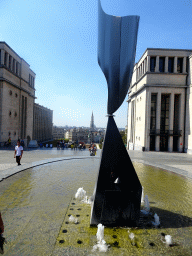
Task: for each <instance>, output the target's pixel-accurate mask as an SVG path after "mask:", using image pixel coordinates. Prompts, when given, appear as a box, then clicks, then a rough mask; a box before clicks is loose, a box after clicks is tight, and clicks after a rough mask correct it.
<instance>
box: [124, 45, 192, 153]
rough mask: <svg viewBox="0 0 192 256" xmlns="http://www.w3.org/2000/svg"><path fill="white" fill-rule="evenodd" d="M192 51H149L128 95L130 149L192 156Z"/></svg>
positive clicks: (133, 79)
mask: <svg viewBox="0 0 192 256" xmlns="http://www.w3.org/2000/svg"><path fill="white" fill-rule="evenodd" d="M191 79H192V50H176V49H155V48H148V49H146V51H145V52H144V53H143V55H142V56H141V58H140V60H139V61H138V63H136V64H135V66H134V70H133V76H132V82H131V86H130V90H129V93H128V132H127V147H128V149H134V150H146V151H149V150H150V151H152V150H154V151H170V152H172V151H176V152H183V151H184V152H188V153H192V135H191V129H192V97H191V93H192V91H191V86H192V82H191Z"/></svg>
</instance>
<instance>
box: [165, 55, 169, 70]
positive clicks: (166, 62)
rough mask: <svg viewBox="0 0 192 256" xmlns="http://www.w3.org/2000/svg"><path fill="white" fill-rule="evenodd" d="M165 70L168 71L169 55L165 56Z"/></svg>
mask: <svg viewBox="0 0 192 256" xmlns="http://www.w3.org/2000/svg"><path fill="white" fill-rule="evenodd" d="M165 72H166V73H167V72H168V56H166V57H165Z"/></svg>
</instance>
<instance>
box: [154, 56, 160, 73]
mask: <svg viewBox="0 0 192 256" xmlns="http://www.w3.org/2000/svg"><path fill="white" fill-rule="evenodd" d="M155 72H159V56H156V65H155Z"/></svg>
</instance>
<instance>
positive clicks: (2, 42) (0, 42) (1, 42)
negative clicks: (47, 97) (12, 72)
mask: <svg viewBox="0 0 192 256" xmlns="http://www.w3.org/2000/svg"><path fill="white" fill-rule="evenodd" d="M1 44H4V45H6V46H7V47H8V48H9V49H10V50H11V51H12V52H14V54H16V55H17V57H19V59H20V60H21V61H24V62H25V63H26V64H27V65H28V66H29V67H30V65H29V63H27V61H26V60H24V59H23V58H21V57H20V56H19V54H18V53H16V52H15V51H14V50H13V49H12V48H11V47H10V46H9V45H8V44H7V43H6V42H4V41H0V45H1ZM0 49H1V48H0ZM30 70H31V69H30ZM31 71H32V72H33V73H34V71H33V70H31ZM34 74H35V73H34ZM35 75H36V74H35Z"/></svg>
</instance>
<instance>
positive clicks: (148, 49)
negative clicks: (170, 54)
mask: <svg viewBox="0 0 192 256" xmlns="http://www.w3.org/2000/svg"><path fill="white" fill-rule="evenodd" d="M150 50H156V51H159V50H162V51H187V52H191V53H192V49H191V50H190V49H173V48H147V49H146V50H145V51H144V53H143V54H142V56H141V57H140V59H139V60H138V61H137V62H136V63H135V65H136V64H137V63H139V61H140V60H141V59H142V58H143V56H144V55H145V53H146V52H147V51H150Z"/></svg>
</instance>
